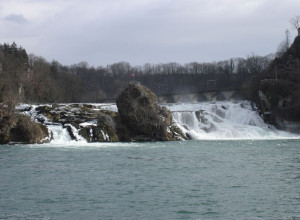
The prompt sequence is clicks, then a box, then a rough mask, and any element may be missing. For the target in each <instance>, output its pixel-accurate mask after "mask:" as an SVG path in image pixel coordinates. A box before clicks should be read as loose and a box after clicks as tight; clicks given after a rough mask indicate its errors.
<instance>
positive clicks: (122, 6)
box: [0, 0, 300, 67]
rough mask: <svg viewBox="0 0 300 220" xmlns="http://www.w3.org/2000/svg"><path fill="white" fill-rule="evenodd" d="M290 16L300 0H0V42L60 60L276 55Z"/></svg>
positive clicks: (137, 61) (138, 61)
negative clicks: (14, 43)
mask: <svg viewBox="0 0 300 220" xmlns="http://www.w3.org/2000/svg"><path fill="white" fill-rule="evenodd" d="M296 15H300V2H299V0H284V1H282V0H88V1H87V0H0V43H4V42H6V43H12V42H13V41H15V42H16V43H17V44H18V45H21V46H22V47H23V48H25V49H26V51H27V53H34V54H35V55H39V56H42V57H44V58H46V59H47V60H48V61H52V60H53V59H55V60H57V61H59V62H60V63H62V64H64V65H70V64H76V63H79V62H81V61H86V62H88V63H89V64H90V65H91V66H95V67H97V66H106V65H107V64H112V63H116V62H119V61H127V62H129V63H131V64H132V65H143V64H145V63H152V64H157V63H167V62H178V63H180V64H185V63H188V62H193V61H197V62H210V61H220V60H225V59H229V58H233V57H247V56H248V55H251V54H255V55H262V56H263V55H266V54H269V53H272V52H275V51H276V49H277V47H278V45H279V44H280V42H281V41H282V40H283V39H284V37H285V30H286V29H287V28H290V24H289V20H290V19H291V18H292V17H295V16H296ZM295 36H296V31H291V37H292V39H294V37H295Z"/></svg>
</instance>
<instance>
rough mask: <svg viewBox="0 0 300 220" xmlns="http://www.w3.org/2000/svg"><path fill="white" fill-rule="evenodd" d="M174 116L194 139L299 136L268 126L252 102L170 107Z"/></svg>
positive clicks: (178, 123)
mask: <svg viewBox="0 0 300 220" xmlns="http://www.w3.org/2000/svg"><path fill="white" fill-rule="evenodd" d="M167 107H168V108H169V109H170V110H171V111H172V114H173V117H174V119H175V121H176V123H177V126H178V127H180V128H181V129H182V130H183V131H184V132H185V133H186V134H187V135H188V136H190V137H191V138H193V139H276V138H293V137H295V136H297V135H294V134H291V133H288V132H283V131H279V130H277V129H275V128H274V127H272V126H270V125H267V124H265V123H264V121H263V119H262V118H261V117H260V116H259V114H258V112H257V110H256V109H253V107H252V106H251V103H250V102H248V101H242V102H239V103H231V102H216V103H208V102H204V103H195V104H187V103H184V104H174V105H169V106H167Z"/></svg>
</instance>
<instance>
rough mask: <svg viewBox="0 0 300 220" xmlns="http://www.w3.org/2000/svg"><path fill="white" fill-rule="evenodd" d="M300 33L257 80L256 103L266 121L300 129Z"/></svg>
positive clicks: (281, 126)
mask: <svg viewBox="0 0 300 220" xmlns="http://www.w3.org/2000/svg"><path fill="white" fill-rule="evenodd" d="M299 73H300V36H298V37H296V39H295V41H294V43H293V44H292V45H291V47H290V48H289V49H288V50H287V51H286V52H285V53H284V54H283V55H282V56H281V57H278V58H276V59H275V60H274V61H273V62H272V64H271V65H270V68H269V70H268V71H266V72H265V73H264V74H263V76H262V77H263V78H261V79H260V81H259V82H258V85H259V88H258V98H257V103H256V104H257V106H258V107H259V109H260V112H261V114H262V116H263V117H264V119H265V121H266V122H267V123H270V124H272V125H274V126H276V127H277V128H278V129H282V130H287V131H292V132H296V133H300V74H299Z"/></svg>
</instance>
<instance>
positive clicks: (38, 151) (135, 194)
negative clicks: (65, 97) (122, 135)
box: [0, 139, 300, 220]
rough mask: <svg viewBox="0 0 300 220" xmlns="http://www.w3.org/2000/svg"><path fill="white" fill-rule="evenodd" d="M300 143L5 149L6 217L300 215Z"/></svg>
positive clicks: (2, 191)
mask: <svg viewBox="0 0 300 220" xmlns="http://www.w3.org/2000/svg"><path fill="white" fill-rule="evenodd" d="M299 155H300V141H299V140H296V139H295V140H254V141H250V140H234V141H233V140H227V141H224V140H223V141H221V140H218V141H199V140H197V141H196V140H194V141H183V142H157V143H115V144H109V143H108V144H107V143H105V144H104V143H103V144H77V145H76V144H74V143H71V144H64V145H57V144H56V145H54V144H48V145H19V146H5V145H4V146H1V147H0V177H1V181H0V219H203V220H204V219H239V220H240V219H300V209H299V207H300V157H299Z"/></svg>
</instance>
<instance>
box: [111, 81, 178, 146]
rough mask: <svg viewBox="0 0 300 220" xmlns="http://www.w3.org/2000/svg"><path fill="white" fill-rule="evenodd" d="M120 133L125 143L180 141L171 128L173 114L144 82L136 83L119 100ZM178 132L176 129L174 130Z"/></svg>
mask: <svg viewBox="0 0 300 220" xmlns="http://www.w3.org/2000/svg"><path fill="white" fill-rule="evenodd" d="M116 103H117V107H118V113H119V117H120V118H119V124H118V134H119V138H120V140H121V141H122V140H123V141H168V140H176V139H177V138H175V136H174V134H173V135H172V134H170V133H171V131H170V129H168V128H169V127H170V126H171V125H172V114H171V112H170V111H169V110H168V109H167V108H165V107H161V106H159V105H158V99H157V96H156V95H155V94H154V93H153V92H152V91H151V90H150V89H148V88H146V87H145V86H142V85H141V84H140V83H137V82H133V83H130V84H129V85H128V87H127V88H126V89H125V90H124V91H123V92H122V93H121V94H120V95H119V97H118V98H117V102H116ZM173 130H174V129H173Z"/></svg>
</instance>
